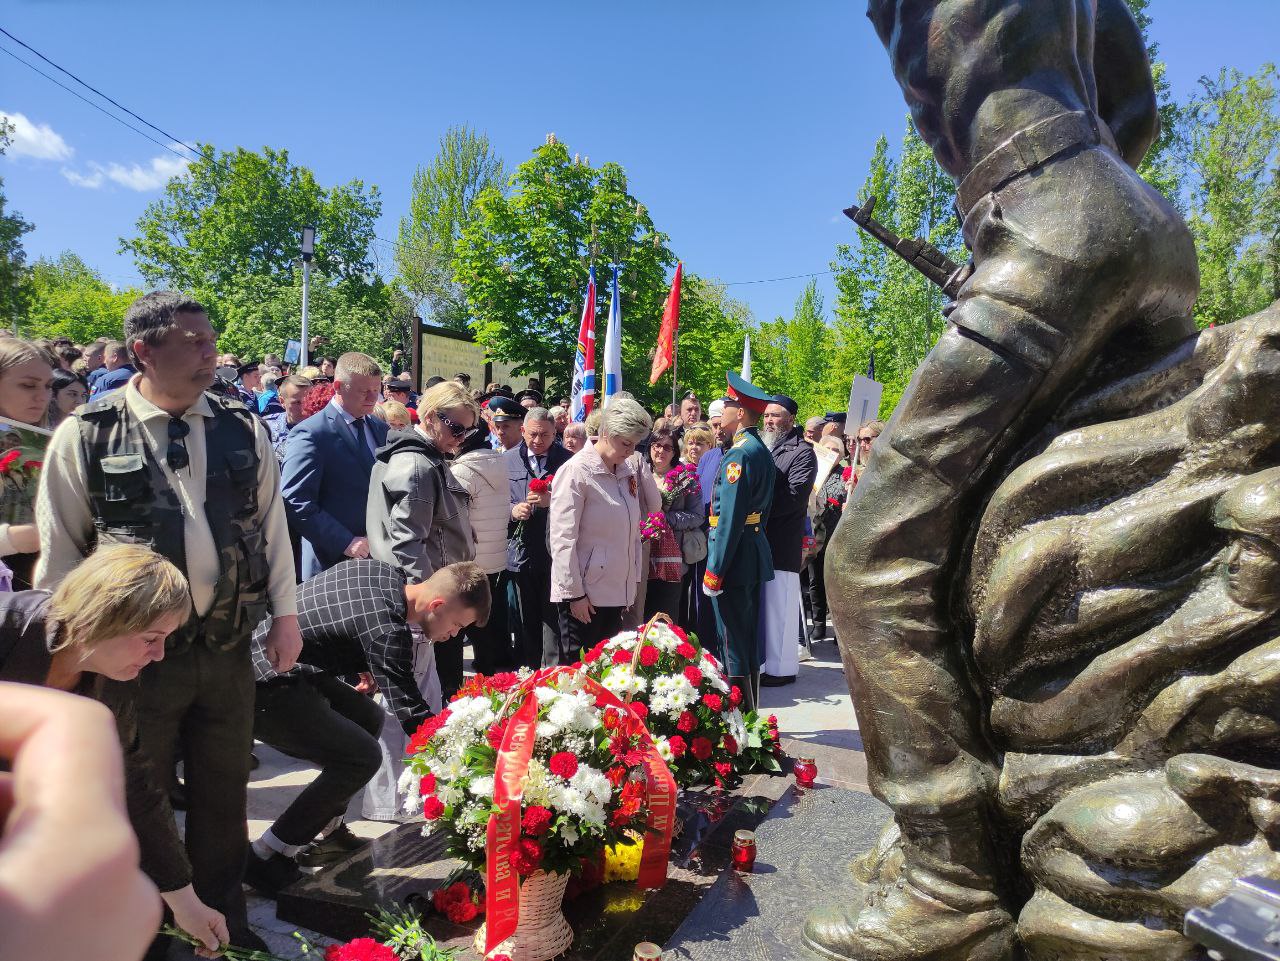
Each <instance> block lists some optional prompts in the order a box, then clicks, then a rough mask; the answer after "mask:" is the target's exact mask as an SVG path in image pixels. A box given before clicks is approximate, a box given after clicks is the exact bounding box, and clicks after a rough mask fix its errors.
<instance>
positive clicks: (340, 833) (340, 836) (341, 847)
mask: <svg viewBox="0 0 1280 961" xmlns="http://www.w3.org/2000/svg"><path fill="white" fill-rule="evenodd" d="M369 843H370V842H369V839H368V838H362V837H357V836H356V835H355V834H353V833H352V832H351V828H349V827H347V826H346V825H345V824H342V825H339V826H338V829H337V830H336V831H334V832H333V833H332V834H330V835H329V836H328V837H327V838H325V839H324V840H323V841H316V842H315V843H314V844H308V845H307V846H306V847H305V848H303V849H302V850H301V851H299V852H298V867H300V868H302V869H303V870H304V871H318V870H320V869H321V868H327V867H329V866H330V865H333V864H337V863H338V862H339V861H345V860H346V859H347V858H348V857H350V856H351V854H352V853H353V852H355V851H359V850H360V849H361V848H362V847H364V846H365V845H366V844H369Z"/></svg>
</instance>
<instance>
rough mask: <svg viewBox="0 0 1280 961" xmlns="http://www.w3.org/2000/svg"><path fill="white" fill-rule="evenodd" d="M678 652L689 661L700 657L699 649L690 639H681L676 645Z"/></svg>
mask: <svg viewBox="0 0 1280 961" xmlns="http://www.w3.org/2000/svg"><path fill="white" fill-rule="evenodd" d="M676 653H677V654H679V655H680V656H681V657H683V658H684V659H685V660H688V661H693V660H697V657H698V649H697V648H696V647H694V646H693V645H692V644H690V643H689V642H688V641H681V642H680V643H679V644H678V645H677V646H676Z"/></svg>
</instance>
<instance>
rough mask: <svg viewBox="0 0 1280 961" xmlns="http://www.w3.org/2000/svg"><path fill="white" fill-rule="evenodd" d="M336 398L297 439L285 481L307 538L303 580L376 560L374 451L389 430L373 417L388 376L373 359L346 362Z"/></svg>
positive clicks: (292, 511)
mask: <svg viewBox="0 0 1280 961" xmlns="http://www.w3.org/2000/svg"><path fill="white" fill-rule="evenodd" d="M333 380H334V387H335V390H334V393H333V399H332V400H331V401H329V403H328V404H327V405H325V406H324V407H323V408H321V409H320V410H319V411H317V412H316V413H314V414H312V415H311V416H310V417H308V418H307V419H306V420H304V421H303V422H302V423H301V424H299V425H298V426H297V427H295V428H294V429H293V431H292V432H291V433H290V434H289V440H288V443H287V444H286V446H285V454H284V467H283V471H284V473H283V476H282V477H281V480H280V488H281V492H282V493H283V495H284V502H285V507H286V508H287V509H288V512H289V524H290V526H291V527H293V528H294V529H295V530H297V531H298V533H299V534H301V535H302V576H303V579H306V578H309V577H314V576H315V575H316V574H319V573H320V572H321V571H323V570H326V569H327V568H330V567H332V566H333V565H335V564H337V563H340V562H341V561H344V560H346V559H347V558H349V557H354V558H362V557H368V556H369V541H368V539H367V538H366V537H365V508H366V505H367V503H368V500H369V474H370V472H371V471H372V470H373V461H374V457H373V455H374V452H375V451H376V450H377V449H378V448H379V447H381V446H382V445H383V444H384V443H386V440H387V425H386V423H385V422H384V421H382V420H379V419H378V418H377V417H374V416H373V408H374V405H375V404H377V403H378V398H379V394H380V392H381V390H382V370H381V368H379V367H378V364H377V362H376V361H374V359H373V358H372V357H370V356H368V355H367V354H360V353H354V352H353V353H348V354H343V355H342V356H341V357H339V358H338V363H337V367H336V369H335V372H334V378H333Z"/></svg>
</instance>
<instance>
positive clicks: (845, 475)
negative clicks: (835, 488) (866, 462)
mask: <svg viewBox="0 0 1280 961" xmlns="http://www.w3.org/2000/svg"><path fill="white" fill-rule="evenodd" d="M852 476H853V468H852V467H846V468H845V469H844V470H842V471H841V472H840V479H841V480H842V481H844V482H845V483H846V484H847V483H848V482H849V478H850V477H852Z"/></svg>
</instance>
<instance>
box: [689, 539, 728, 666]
mask: <svg viewBox="0 0 1280 961" xmlns="http://www.w3.org/2000/svg"><path fill="white" fill-rule="evenodd" d="M706 573H707V561H706V559H705V558H704V559H702V560H700V561H698V562H697V563H696V564H690V565H689V570H688V571H686V572H685V575H684V614H683V616H682V617H681V619H680V626H681V627H682V628H684V629H685V630H686V631H689V632H691V633H693V634H696V635H697V636H698V643H700V644H701V645H702V647H703V649H704V650H708V651H710V652H711V653H712V655H713V656H714V657H715V658H716V660H718V661H719V662H720V663H721V664H724V663H725V656H724V637H723V635H722V634H721V633H720V626H719V624H718V623H717V622H716V611H715V606H714V605H713V604H712V603H711V598H709V597H707V595H706V594H704V593H702V577H703V575H704V574H706Z"/></svg>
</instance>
